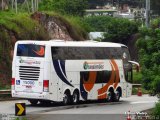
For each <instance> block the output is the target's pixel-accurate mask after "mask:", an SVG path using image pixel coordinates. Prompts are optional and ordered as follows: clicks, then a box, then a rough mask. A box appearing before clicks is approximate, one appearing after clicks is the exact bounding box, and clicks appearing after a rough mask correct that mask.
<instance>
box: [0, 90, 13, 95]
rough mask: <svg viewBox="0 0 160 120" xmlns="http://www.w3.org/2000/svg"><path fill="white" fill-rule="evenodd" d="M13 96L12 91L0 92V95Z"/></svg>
mask: <svg viewBox="0 0 160 120" xmlns="http://www.w3.org/2000/svg"><path fill="white" fill-rule="evenodd" d="M9 94H11V90H10V89H9V90H0V95H9Z"/></svg>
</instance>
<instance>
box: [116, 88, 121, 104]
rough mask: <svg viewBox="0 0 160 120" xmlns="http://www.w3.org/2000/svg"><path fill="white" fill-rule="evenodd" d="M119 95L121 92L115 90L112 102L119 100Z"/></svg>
mask: <svg viewBox="0 0 160 120" xmlns="http://www.w3.org/2000/svg"><path fill="white" fill-rule="evenodd" d="M120 97H121V93H120V91H119V90H116V92H115V93H114V102H119V100H120Z"/></svg>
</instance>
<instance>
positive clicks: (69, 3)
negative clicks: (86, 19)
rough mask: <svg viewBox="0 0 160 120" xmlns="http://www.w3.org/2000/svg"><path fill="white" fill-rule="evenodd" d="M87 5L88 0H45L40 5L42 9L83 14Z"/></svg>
mask: <svg viewBox="0 0 160 120" xmlns="http://www.w3.org/2000/svg"><path fill="white" fill-rule="evenodd" d="M87 5H88V2H87V0H43V1H41V2H40V5H39V6H40V10H42V11H55V12H58V13H62V14H69V15H75V16H77V15H79V16H83V15H84V13H85V9H86V8H87Z"/></svg>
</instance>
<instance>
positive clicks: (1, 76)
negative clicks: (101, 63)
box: [0, 12, 88, 88]
mask: <svg viewBox="0 0 160 120" xmlns="http://www.w3.org/2000/svg"><path fill="white" fill-rule="evenodd" d="M75 24H76V23H73V22H72V20H70V19H66V18H65V17H64V16H60V15H57V14H54V13H40V12H37V13H34V14H31V15H30V14H26V13H23V14H22V13H19V14H14V13H10V12H0V81H1V82H0V88H1V86H4V85H5V84H8V83H10V79H11V62H12V55H13V49H14V44H15V42H16V41H17V40H49V39H64V40H76V41H79V40H85V39H87V38H88V36H87V33H86V31H85V30H84V29H82V28H81V26H79V25H78V24H77V25H75Z"/></svg>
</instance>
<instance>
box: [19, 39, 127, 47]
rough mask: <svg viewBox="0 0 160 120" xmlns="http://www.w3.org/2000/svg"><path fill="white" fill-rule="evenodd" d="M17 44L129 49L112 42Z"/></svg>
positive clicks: (32, 41)
mask: <svg viewBox="0 0 160 120" xmlns="http://www.w3.org/2000/svg"><path fill="white" fill-rule="evenodd" d="M17 44H40V45H48V46H74V47H80V46H81V47H127V46H125V45H123V44H119V43H112V42H97V41H92V40H89V41H64V40H50V41H34V40H21V41H17Z"/></svg>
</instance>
